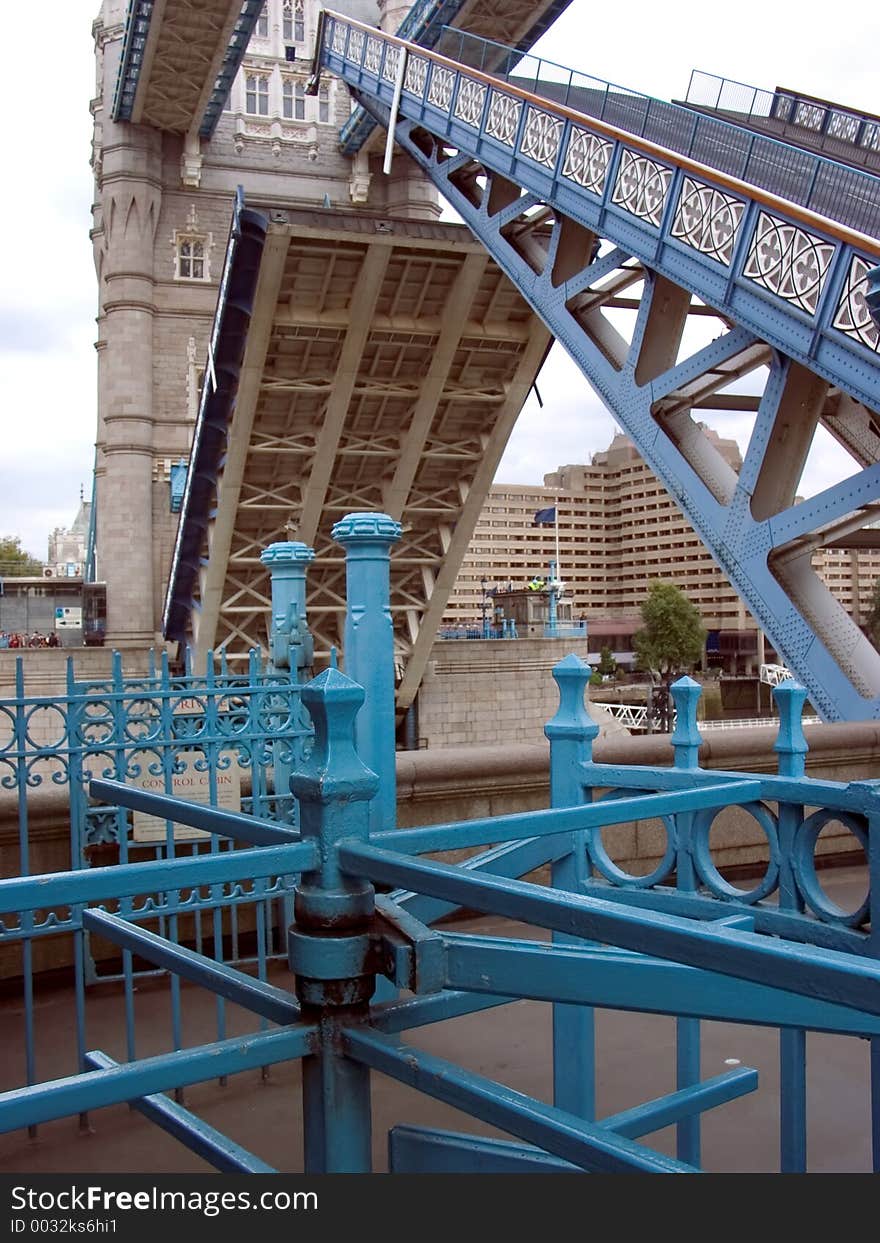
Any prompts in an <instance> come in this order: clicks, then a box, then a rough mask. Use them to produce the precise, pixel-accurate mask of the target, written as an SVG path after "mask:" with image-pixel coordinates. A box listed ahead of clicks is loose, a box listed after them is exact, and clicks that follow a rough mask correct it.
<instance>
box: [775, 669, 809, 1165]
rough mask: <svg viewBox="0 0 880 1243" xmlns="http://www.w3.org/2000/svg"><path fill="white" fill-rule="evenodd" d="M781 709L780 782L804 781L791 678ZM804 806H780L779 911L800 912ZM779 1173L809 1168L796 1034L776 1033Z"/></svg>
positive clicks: (782, 686)
mask: <svg viewBox="0 0 880 1243" xmlns="http://www.w3.org/2000/svg"><path fill="white" fill-rule="evenodd" d="M773 698H774V699H775V700H776V706H777V708H778V709H779V732H778V734H777V736H776V742H775V743H774V744H773V749H774V751H775V752H776V754H777V755H778V757H779V760H778V766H779V773H780V775H781V776H783V777H803V775H804V773H805V771H806V764H805V760H806V755H807V750H808V748H807V740H806V737H805V736H804V730H803V724H802V722H801V716H802V714H803V710H804V703H805V702H806V698H807V692H806V690H805V689H804V687H803V686H801V685H800V684H799V683H798V682H795V681H794V680H793V679H792V678H787V679H786V680H785V681H784V682H780V683H779V685H778V686H774V688H773ZM803 819H804V808H803V805H802V804H800V805H799V804H797V803H780V804H779V827H778V833H779V909H780V910H787V911H798V912H802V911H803V910H804V902H803V899H802V898H801V895H800V891H799V890H798V887H797V883H796V881H795V877H794V871H793V868H792V860H793V859H794V853H795V840H796V838H797V832H798V829H799V828H800V826H801V824H802V823H803ZM779 1073H780V1085H781V1091H780V1095H779V1102H780V1118H779V1147H780V1157H779V1160H780V1165H779V1168H780V1171H781V1173H783V1174H803V1173H805V1171H806V1168H807V1034H806V1032H805V1031H802V1030H799V1029H798V1028H791V1029H789V1030H785V1031H780V1033H779Z"/></svg>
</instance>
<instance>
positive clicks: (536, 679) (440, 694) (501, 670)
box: [418, 637, 589, 750]
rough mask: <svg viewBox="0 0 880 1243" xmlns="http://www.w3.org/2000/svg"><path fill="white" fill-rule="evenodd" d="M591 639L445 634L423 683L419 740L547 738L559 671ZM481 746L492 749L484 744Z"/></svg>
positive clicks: (460, 742) (465, 742) (425, 743)
mask: <svg viewBox="0 0 880 1243" xmlns="http://www.w3.org/2000/svg"><path fill="white" fill-rule="evenodd" d="M588 646H589V644H588V641H587V639H586V637H584V638H583V639H443V640H439V641H438V642H437V643H435V644H434V647H433V650H432V652H431V659H430V662H429V664H428V667H427V670H426V672H425V676H424V679H423V680H422V685H421V687H420V688H419V699H418V705H419V734H418V736H419V746H420V747H423V748H427V749H429V750H433V749H435V748H438V747H440V748H442V747H462V746H474V745H476V746H479V745H480V744H481V743H485V742H486V740H489V739H491V740H492V741H496V742H499V743H505V744H506V743H528V742H540V741H541V739H542V738H543V732H544V725H545V723H546V722H547V721H549V720H550V718H551V717H552V716H553V714H554V713H555V711H556V708H557V705H558V703H559V692H558V690H557V688H556V683H555V682H554V680H553V676H552V671H553V668H554V666H555V665H556V664H558V663H559V661H560V660H561V659H562V657H563V656H567V655H568V654H569V652H575V653H576V654H577V655H578V656H580V657H581V659H583V660H586V658H587V648H588ZM481 749H485V748H482V747H481Z"/></svg>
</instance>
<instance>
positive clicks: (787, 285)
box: [743, 212, 834, 315]
mask: <svg viewBox="0 0 880 1243" xmlns="http://www.w3.org/2000/svg"><path fill="white" fill-rule="evenodd" d="M833 255H834V244H833V243H832V242H823V241H822V239H821V238H819V237H814V236H813V234H812V233H807V232H805V231H804V230H803V229H799V228H797V226H796V225H793V224H788V223H787V222H786V221H784V220H779V219H777V217H776V216H770V215H768V214H767V213H766V212H761V214H760V215H759V216H758V224H757V227H756V228H755V232H754V234H753V235H752V240H751V243H750V245H749V253H748V256H747V257H746V265H745V268H744V269H743V276H747V277H748V278H749V280H753V281H755V282H756V284H758V285H763V286H764V288H765V289H769V290H770V292H771V293H775V294H777V295H778V297H780V298H784V299H785V300H786V302H790V303H792V305H793V306H797V307H800V309H801V310H802V311H806V312H807V314H808V315H815V314H816V307H817V306H818V305H819V297H820V295H821V293H822V287H823V286H824V284H825V277H826V276H827V274H828V268H829V265H830V263H831V259H832V257H833Z"/></svg>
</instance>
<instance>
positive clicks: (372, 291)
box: [192, 211, 550, 709]
mask: <svg viewBox="0 0 880 1243" xmlns="http://www.w3.org/2000/svg"><path fill="white" fill-rule="evenodd" d="M269 215H270V225H269V231H268V236H267V241H266V246H265V249H264V251H263V257H262V261H261V266H260V271H259V278H258V283H257V289H256V295H255V300H254V309H253V315H252V318H251V323H250V328H249V332H248V338H247V345H246V351H245V356H244V360H243V366H242V371H241V377H240V381H239V387H238V393H237V397H236V402H235V409H234V413H233V415H232V419H231V422H230V424H229V428H228V447H227V452H226V455H225V460H224V465H223V468H222V472H221V474H220V477H219V479H218V482H217V498H216V511H215V515H214V517H213V518H212V520H211V522H210V525H209V527H208V531H207V536H206V540H207V543H206V547H205V548H204V550H203V557H204V564H203V568H202V570H201V574H200V578H199V581H198V584H197V592H196V606H197V607H196V608H195V609H194V611H193V613H192V625H193V641H194V645H195V648H196V653H197V655H198V656H199V657H203V656H204V654H205V653H206V652H208V651H209V650H215V651H216V650H219V649H221V648H222V649H223V650H224V651H225V652H226V654H227V657H228V658H229V659H230V660H235V659H242V658H246V654H247V651H248V649H249V648H251V647H259V646H260V645H261V644H263V645H265V643H266V627H267V622H268V618H269V616H270V613H269V605H270V596H269V578H268V573H267V571H266V568H265V567H264V566H263V565H262V564H261V562H260V553H261V551H262V550H263V549H264V548H265V547H266V546H267V545H268V544H271V543H272V542H273V541H276V540H280V539H296V540H302V541H304V542H305V543H307V544H310V545H312V546H313V547H314V548H315V551H316V557H315V560H314V562H313V563H312V565H311V566H310V568H309V573H308V615H309V623H310V626H311V628H312V631H313V633H314V636H315V647H316V655H317V656H318V657H319V658H320V657H321V656H322V655H323V656H325V657H326V656H327V655H328V654H329V650H330V648H331V646H340V645H341V641H342V631H343V620H344V609H345V567H344V557H343V550H342V548H341V547H339V545H337V544H335V543H334V542H333V541H332V540H331V538H330V531H331V529H332V527H333V524H334V523H335V522H337V521H338V520H339V519H340V518H342V517H343V516H344V515H345V514H347V513H351V512H353V511H356V510H378V511H382V512H385V513H388V514H390V515H391V516H392V517H394V518H396V519H397V520H399V521H400V522H401V523H402V525H403V538H402V540H401V541H400V543H399V544H397V545H395V547H394V549H393V553H392V561H391V612H392V618H393V622H394V632H395V649H396V661H397V665H398V673H399V685H398V708H399V709H402V708H406V707H407V706H408V704H409V703H411V702H412V699H413V697H414V695H415V692H416V690H417V689H418V686H419V683H420V681H421V678H422V674H423V672H424V667H425V662H426V660H427V656H428V652H429V651H430V647H431V645H432V643H433V641H434V636H435V633H436V630H437V627H438V625H439V622H440V618H441V616H442V614H443V610H444V608H445V606H446V602H447V599H448V596H449V592H450V589H451V587H452V585H453V583H454V581H455V578H456V575H457V573H458V569H459V566H460V564H461V560H462V557H463V555H464V552H465V549H466V547H467V544H468V541H469V539H470V536H471V534H472V532H473V529H474V525H475V523H476V520H477V517H478V516H479V513H480V509H481V507H482V504H483V500H484V498H485V495H486V492H487V490H488V488H489V486H490V484H491V482H492V478H493V476H494V474H495V470H496V467H497V464H498V461H499V459H500V457H501V455H502V453H503V451H504V447H505V445H506V443H507V440H508V437H509V435H510V432H511V430H512V428H513V426H514V423H515V421H516V418H517V415H518V414H519V411H520V409H521V407H522V404H523V402H524V400H525V398H526V396H527V394H528V391H529V389H530V387H531V385H532V384H533V382H534V380H535V377H536V374H537V372H538V370H539V368H540V365H541V363H542V361H543V359H544V357H545V355H546V352H547V349H548V347H549V344H550V334H549V333H548V331H547V329H546V328H545V327H544V326H543V324H542V323H541V322H540V320H538V319H537V317H536V316H535V315H534V314H533V313H532V312H531V311H530V310H529V308H528V306H527V305H526V304H525V302H524V301H523V299H522V297H521V296H520V295H519V294H518V293H517V291H516V290H515V289H514V288H513V286H512V285H511V283H510V282H509V281H508V279H507V278H506V277H505V276H504V274H503V273H502V272H501V271H500V270H499V269H498V267H497V266H496V265H495V264H494V263H493V262H492V260H491V259H490V258H489V256H488V255H487V254H486V251H485V249H484V247H483V246H482V245H481V244H479V243H478V242H476V241H474V239H473V237H472V236H471V234H470V233H469V232H468V231H467V230H466V229H464V228H463V227H462V226H458V225H442V224H435V223H426V222H417V221H404V220H387V219H376V218H373V217H371V216H366V215H363V214H357V215H355V214H351V213H350V214H344V215H343V214H341V213H336V212H330V211H322V212H310V211H290V212H274V211H273V212H270V214H269Z"/></svg>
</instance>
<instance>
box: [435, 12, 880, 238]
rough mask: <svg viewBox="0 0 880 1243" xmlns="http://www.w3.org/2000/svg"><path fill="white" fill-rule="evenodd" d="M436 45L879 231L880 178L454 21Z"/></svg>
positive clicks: (782, 193) (458, 58)
mask: <svg viewBox="0 0 880 1243" xmlns="http://www.w3.org/2000/svg"><path fill="white" fill-rule="evenodd" d="M435 50H436V51H437V52H438V53H439V54H441V55H443V56H446V57H447V58H448V59H449V60H453V61H456V62H458V63H460V64H461V65H463V66H465V67H467V68H472V69H478V70H480V71H481V72H485V73H489V74H491V75H492V76H493V77H496V78H501V79H503V80H504V81H506V82H509V83H511V84H512V85H514V86H517V87H519V88H520V89H522V90H525V91H529V92H533V93H534V94H536V95H541V96H543V97H544V98H546V99H549V100H553V101H554V102H556V103H558V104H562V105H563V106H564V107H568V108H573V109H575V110H576V111H577V112H580V113H582V114H583V115H585V116H591V117H596V118H597V119H598V120H601V121H605V122H607V124H609V125H613V126H616V127H618V128H620V129H623V130H626V131H627V132H628V133H630V134H633V135H637V136H638V137H640V138H645V139H647V140H648V141H649V142H655V143H658V144H660V145H661V146H663V147H667V148H668V149H669V150H670V151H675V152H677V153H678V154H679V155H685V156H689V157H690V158H691V159H694V160H698V161H699V162H700V163H701V164H704V165H707V166H708V167H710V168H715V169H718V170H719V171H720V172H723V173H727V174H728V175H729V176H731V177H737V178H739V179H740V180H741V181H745V182H748V183H749V184H750V185H754V186H758V187H760V188H761V189H763V190H767V191H769V192H771V193H772V194H777V195H779V197H780V198H784V199H787V200H788V201H789V202H791V203H798V204H800V205H801V206H802V207H807V208H809V209H810V210H811V211H815V212H817V213H818V214H819V215H822V216H827V217H829V218H830V219H832V220H837V221H839V222H840V223H841V224H844V225H847V226H848V227H849V228H852V229H858V230H860V231H861V232H863V233H867V234H868V235H870V236H872V237H880V179H878V177H877V176H875V175H873V174H872V173H869V172H862V171H861V170H859V169H854V168H851V167H850V166H848V165H846V164H841V163H838V162H837V161H836V160H833V159H828V158H826V157H824V156H821V155H814V154H812V153H810V152H807V151H804V150H803V148H801V147H798V146H793V145H791V144H789V143H786V142H784V141H783V140H781V139H778V138H773V137H769V136H768V137H765V136H764V135H761V134H756V133H754V132H753V131H752V130H750V129H748V128H746V127H745V126H741V125H737V124H735V123H734V122H733V121H732V120H721V119H719V118H716V117H709V116H705V115H702V114H700V113H695V112H694V110H693V109H692V108H688V107H685V106H684V105H682V104H674V103H668V102H667V101H665V100H661V99H655V98H654V97H652V96H650V95H645V94H642V92H640V91H633V90H629V89H628V88H627V87H622V86H619V85H617V84H615V83H612V82H607V81H605V80H604V79H602V78H595V77H593V76H592V75H590V74H584V73H579V72H578V71H576V70H574V69H569V68H566V67H565V66H562V65H557V64H555V63H554V62H552V61H548V60H544V59H543V58H540V57H537V56H529V55H525V56H524V55H522V53H521V52H519V51H516V50H514V49H510V48H505V47H503V46H502V45H501V44H497V43H493V42H492V41H491V40H488V39H482V38H479V37H478V36H477V35H471V34H467V33H465V32H464V31H460V30H452V29H450V28H447V29H446V30H445V31H444V34H443V37H442V38H441V39H440V40H439V42H438V43H437V46H436V48H435Z"/></svg>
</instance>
